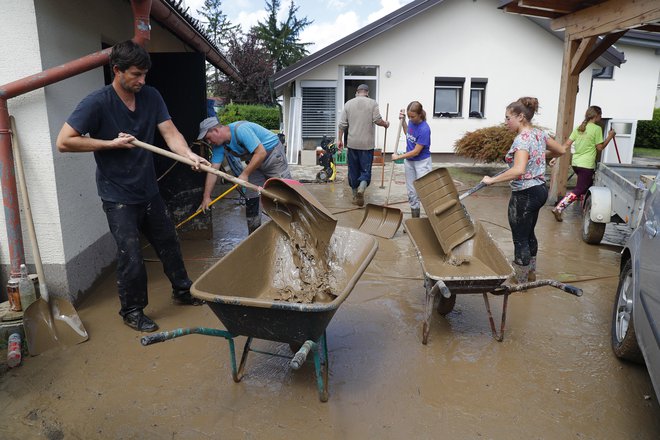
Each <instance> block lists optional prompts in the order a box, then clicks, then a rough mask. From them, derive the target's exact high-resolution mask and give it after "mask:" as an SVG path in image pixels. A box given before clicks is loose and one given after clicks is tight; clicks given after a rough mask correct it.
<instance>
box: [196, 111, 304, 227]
mask: <svg viewBox="0 0 660 440" xmlns="http://www.w3.org/2000/svg"><path fill="white" fill-rule="evenodd" d="M197 139H198V140H199V139H204V140H206V141H207V142H209V143H210V144H212V145H214V147H213V156H212V157H211V166H212V167H213V168H215V169H220V165H221V164H222V160H223V159H224V157H225V153H228V154H231V155H233V156H235V157H239V158H241V160H243V161H245V162H246V163H247V166H246V167H245V168H244V169H243V171H242V173H241V174H240V175H239V176H238V178H239V179H241V180H246V181H248V182H250V183H251V184H253V185H256V186H260V187H262V186H264V183H265V182H266V180H267V179H269V178H271V177H279V178H282V179H291V171H289V164H288V162H287V160H286V156H285V154H284V147H283V146H282V143H281V142H280V139H279V137H278V136H277V135H276V134H275V133H273V132H272V131H270V130H268V129H267V128H264V127H262V126H261V125H259V124H255V123H254V122H248V121H237V122H232V123H230V124H229V125H222V124H220V122H218V119H217V118H215V117H211V118H206V119H204V120H203V121H202V122H201V123H200V124H199V136H197ZM217 179H218V176H216V175H215V174H210V173H209V174H208V175H207V176H206V183H205V185H204V196H203V198H202V204H201V205H200V208H201V209H202V210H204V211H206V210H207V209H208V207H209V204H210V203H211V192H212V191H213V187H214V186H215V183H216V181H217ZM246 198H247V200H246V202H245V217H246V219H247V227H248V233H250V234H251V233H252V232H253V231H255V230H256V229H257V228H258V227H259V226H261V208H260V206H259V194H258V193H257V192H256V191H254V190H251V189H248V190H247V191H246Z"/></svg>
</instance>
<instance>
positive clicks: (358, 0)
mask: <svg viewBox="0 0 660 440" xmlns="http://www.w3.org/2000/svg"><path fill="white" fill-rule="evenodd" d="M411 1H412V0H296V1H295V4H296V6H298V7H299V9H298V12H297V13H296V17H298V18H304V17H307V19H308V20H310V21H312V20H313V23H312V24H310V25H309V26H307V27H306V28H305V30H304V31H303V32H302V33H301V36H300V42H302V43H313V44H312V45H310V46H308V47H307V48H308V50H309V53H310V54H311V53H314V52H316V51H317V50H319V49H322V48H324V47H325V46H327V45H329V44H332V43H334V42H335V41H337V40H339V39H341V38H343V37H345V36H346V35H349V34H351V33H353V32H355V31H356V30H358V29H360V28H362V27H364V26H366V25H368V24H369V23H372V22H374V21H376V20H378V19H379V18H381V17H383V16H385V15H387V14H389V13H390V12H393V11H395V10H396V9H398V8H400V7H401V6H404V5H406V4H408V3H410V2H411ZM184 3H185V5H186V6H187V7H189V8H190V9H189V11H188V13H189V14H190V15H192V16H193V17H195V18H198V19H200V20H201V19H202V17H201V16H200V15H199V14H197V10H198V9H201V8H202V6H203V5H204V0H184ZM290 3H291V0H282V7H281V8H280V14H281V15H283V16H282V17H280V20H283V19H284V18H285V16H286V13H287V12H288V10H289V5H290ZM221 10H222V13H223V14H225V15H226V16H227V19H228V20H229V21H230V22H231V23H232V24H240V25H241V27H242V28H243V31H247V30H248V29H250V28H251V27H252V26H254V25H256V24H257V22H259V21H264V20H265V19H266V16H267V13H266V2H265V0H223V1H222V5H221Z"/></svg>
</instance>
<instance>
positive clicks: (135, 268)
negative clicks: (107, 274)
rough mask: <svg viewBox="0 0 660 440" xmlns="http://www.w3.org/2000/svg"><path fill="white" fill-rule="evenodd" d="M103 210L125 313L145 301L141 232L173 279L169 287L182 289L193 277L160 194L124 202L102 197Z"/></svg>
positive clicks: (145, 289) (185, 289)
mask: <svg viewBox="0 0 660 440" xmlns="http://www.w3.org/2000/svg"><path fill="white" fill-rule="evenodd" d="M103 211H105V215H106V217H107V219H108V226H110V232H111V233H112V236H113V237H114V239H115V243H116V244H117V290H118V293H119V300H120V303H121V309H120V311H119V314H120V315H122V316H126V314H128V313H131V312H133V311H135V310H142V309H144V308H145V307H146V306H147V304H148V302H149V301H148V297H147V271H146V268H145V265H144V261H143V258H142V246H141V244H140V234H141V233H142V234H144V236H145V237H146V238H147V240H149V243H151V245H152V246H153V248H154V250H155V251H156V254H157V255H158V258H160V261H161V262H162V264H163V271H164V272H165V275H166V276H167V278H168V279H169V280H170V282H171V283H172V289H174V290H176V291H177V292H184V291H187V290H189V289H190V286H191V285H192V281H191V280H190V278H188V273H187V272H186V268H185V266H184V264H183V257H182V255H181V248H180V246H179V239H178V237H177V234H176V230H175V228H174V223H173V222H172V220H171V219H170V217H169V214H168V212H167V208H166V206H165V203H164V202H163V199H162V198H161V196H160V194H158V195H156V196H155V197H154V198H153V199H151V200H149V201H148V202H144V203H140V204H124V203H116V202H108V201H105V200H104V201H103Z"/></svg>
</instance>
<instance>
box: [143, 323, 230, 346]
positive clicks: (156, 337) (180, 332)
mask: <svg viewBox="0 0 660 440" xmlns="http://www.w3.org/2000/svg"><path fill="white" fill-rule="evenodd" d="M192 334H198V335H207V336H219V337H221V338H225V339H232V338H233V337H234V336H233V335H232V334H231V333H229V332H228V331H226V330H220V329H217V328H207V327H190V328H178V329H176V330H171V331H169V332H159V333H154V334H153V335H146V336H142V338H140V343H141V344H142V345H151V344H157V343H159V342H165V341H169V340H170V339H174V338H179V337H181V336H186V335H192Z"/></svg>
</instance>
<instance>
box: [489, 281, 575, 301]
mask: <svg viewBox="0 0 660 440" xmlns="http://www.w3.org/2000/svg"><path fill="white" fill-rule="evenodd" d="M543 286H551V287H554V288H556V289H559V290H563V291H564V292H566V293H570V294H571V295H575V296H578V297H580V296H582V289H580V288H579V287H575V286H572V285H570V284H564V283H560V282H559V281H555V280H538V281H531V282H529V283H522V284H512V285H508V284H507V285H504V284H502V285H501V286H500V287H498V288H497V289H495V290H494V291H493V292H492V293H493V294H494V295H504V294H506V293H513V292H520V291H522V290H529V289H535V288H537V287H543Z"/></svg>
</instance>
